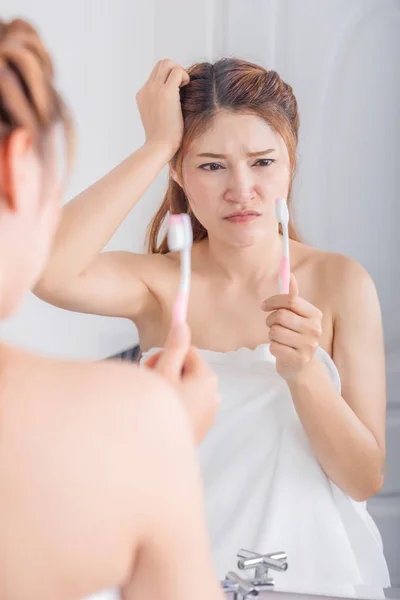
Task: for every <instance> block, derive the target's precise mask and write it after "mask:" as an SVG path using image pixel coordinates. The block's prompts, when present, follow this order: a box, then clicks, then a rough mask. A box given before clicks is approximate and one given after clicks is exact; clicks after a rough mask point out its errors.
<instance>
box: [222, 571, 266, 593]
mask: <svg viewBox="0 0 400 600" xmlns="http://www.w3.org/2000/svg"><path fill="white" fill-rule="evenodd" d="M223 589H224V592H225V593H227V594H229V593H231V592H233V593H234V600H245V599H246V598H248V597H250V596H252V597H254V596H258V590H257V589H256V587H255V586H254V585H253V583H252V582H251V581H248V580H247V579H243V577H240V575H238V574H237V573H235V572H234V571H230V572H229V573H228V574H227V576H226V579H225V581H224V582H223Z"/></svg>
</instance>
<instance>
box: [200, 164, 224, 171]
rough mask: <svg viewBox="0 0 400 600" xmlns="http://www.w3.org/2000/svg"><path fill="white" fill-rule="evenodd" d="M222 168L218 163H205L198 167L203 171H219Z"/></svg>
mask: <svg viewBox="0 0 400 600" xmlns="http://www.w3.org/2000/svg"><path fill="white" fill-rule="evenodd" d="M208 167H209V168H208ZM223 168H224V167H223V166H222V165H219V164H218V163H206V164H204V165H200V167H199V169H203V171H220V170H221V169H223Z"/></svg>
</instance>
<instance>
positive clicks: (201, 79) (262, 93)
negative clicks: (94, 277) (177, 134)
mask: <svg viewBox="0 0 400 600" xmlns="http://www.w3.org/2000/svg"><path fill="white" fill-rule="evenodd" d="M188 73H189V76H190V82H189V83H188V84H187V85H186V86H184V87H182V88H181V91H180V98H181V106H182V114H183V120H184V135H183V141H182V145H181V147H180V148H179V151H178V152H177V154H176V155H175V156H174V158H173V160H172V163H171V165H172V166H173V168H174V169H175V170H176V171H177V173H178V174H179V175H180V177H181V175H182V161H183V157H184V155H185V152H186V151H187V149H188V147H189V145H190V144H191V142H192V140H193V139H195V138H196V137H197V136H199V135H201V134H202V133H203V132H204V131H205V130H206V129H207V128H208V127H209V126H210V125H211V122H212V120H213V119H214V117H215V116H216V114H217V112H218V110H221V109H225V110H231V111H237V112H243V113H251V114H254V115H256V116H258V117H261V118H262V119H264V120H265V121H267V123H268V124H269V125H270V126H271V127H272V128H273V129H274V130H275V131H276V132H277V133H279V134H280V135H281V137H282V138H283V140H284V142H285V144H286V146H287V149H288V153H289V159H290V166H291V179H290V183H289V190H288V198H287V201H288V208H289V213H290V217H291V218H290V222H289V236H290V238H291V239H294V240H299V236H298V234H297V233H296V230H295V227H294V225H293V211H292V202H291V188H292V182H293V177H294V173H295V170H296V149H297V141H298V129H299V115H298V110H297V102H296V98H295V96H294V94H293V90H292V88H291V87H290V85H288V84H287V83H285V82H284V81H283V80H282V79H281V78H280V76H279V75H278V73H276V72H275V71H268V70H267V69H264V67H261V66H259V65H256V64H253V63H250V62H248V61H245V60H240V59H238V58H223V59H221V60H219V61H217V62H216V63H214V64H211V63H207V62H204V63H199V64H195V65H193V66H192V67H190V68H189V69H188ZM187 212H189V214H190V218H191V222H192V227H193V239H194V241H200V240H202V239H204V238H206V237H207V235H208V234H207V230H206V229H205V228H204V227H203V225H202V224H201V223H200V222H199V221H198V220H197V219H196V217H195V216H194V215H193V213H192V212H191V211H190V210H189V202H188V199H187V197H186V194H185V192H184V190H183V189H182V188H181V187H180V185H178V184H177V183H176V182H175V181H174V180H173V179H172V177H171V176H170V178H169V182H168V188H167V191H166V194H165V196H164V200H163V202H162V204H161V206H160V208H159V210H158V211H157V213H156V215H155V216H154V218H153V220H152V222H151V223H150V226H149V229H148V234H147V249H148V251H149V252H150V253H161V254H166V253H167V252H168V244H167V240H166V237H164V239H163V240H162V241H161V243H160V244H159V243H158V238H159V234H160V230H161V228H162V225H163V223H164V221H165V218H166V217H167V216H168V214H169V213H170V214H178V213H187Z"/></svg>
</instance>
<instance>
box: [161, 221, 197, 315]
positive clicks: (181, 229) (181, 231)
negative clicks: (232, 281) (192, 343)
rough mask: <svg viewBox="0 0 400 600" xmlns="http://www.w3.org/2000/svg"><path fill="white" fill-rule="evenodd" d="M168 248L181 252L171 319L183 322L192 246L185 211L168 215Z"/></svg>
mask: <svg viewBox="0 0 400 600" xmlns="http://www.w3.org/2000/svg"><path fill="white" fill-rule="evenodd" d="M167 240H168V248H169V249H170V250H171V252H180V253H181V281H180V285H179V290H178V294H177V296H176V299H175V303H174V307H173V312H172V319H173V321H174V322H176V321H179V322H181V323H184V322H185V321H186V319H187V309H188V302H189V292H190V274H191V260H190V259H191V250H192V246H193V231H192V223H191V220H190V217H189V215H188V214H186V213H182V214H180V215H170V217H169V223H168V237H167Z"/></svg>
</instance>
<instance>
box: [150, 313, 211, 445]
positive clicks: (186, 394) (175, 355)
mask: <svg viewBox="0 0 400 600" xmlns="http://www.w3.org/2000/svg"><path fill="white" fill-rule="evenodd" d="M144 364H145V367H147V368H149V369H152V370H154V371H156V372H157V373H159V374H160V375H161V376H162V377H164V378H165V379H167V381H169V383H171V384H172V385H173V387H174V388H175V390H176V391H177V392H178V393H179V394H180V396H181V398H182V399H183V403H184V405H185V408H186V410H187V414H188V417H189V421H190V423H191V426H192V430H193V435H194V439H195V442H196V443H197V444H199V443H200V442H201V441H202V440H203V439H204V437H205V436H206V434H207V432H208V430H209V429H210V427H211V426H212V424H213V422H214V419H215V416H216V414H217V411H218V408H219V394H218V381H217V378H216V376H215V374H214V373H213V371H212V370H211V369H210V367H209V366H208V364H207V363H206V361H205V360H204V359H203V357H202V356H201V355H200V353H199V351H198V350H197V349H196V348H194V347H193V346H191V345H190V331H189V328H188V326H187V325H184V324H182V325H175V326H173V327H172V329H171V331H170V333H169V336H168V339H167V341H166V343H165V347H164V349H163V350H161V351H160V352H158V353H157V354H154V355H153V356H150V358H148V359H147V361H145V363H144Z"/></svg>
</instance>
